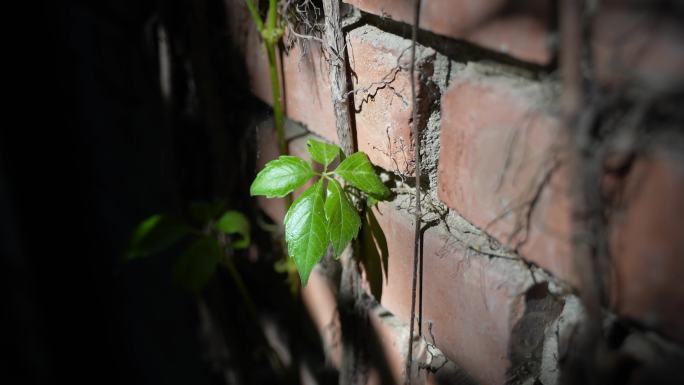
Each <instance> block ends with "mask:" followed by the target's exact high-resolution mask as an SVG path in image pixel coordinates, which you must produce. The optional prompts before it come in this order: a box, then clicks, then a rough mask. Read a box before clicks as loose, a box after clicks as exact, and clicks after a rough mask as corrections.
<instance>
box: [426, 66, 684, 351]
mask: <svg viewBox="0 0 684 385" xmlns="http://www.w3.org/2000/svg"><path fill="white" fill-rule="evenodd" d="M530 87H531V86H530V85H529V84H528V83H526V82H524V81H511V80H510V79H502V78H501V77H498V76H482V75H481V74H478V73H476V72H473V70H472V69H470V70H468V69H466V70H465V71H464V73H461V74H460V75H458V76H457V79H456V80H455V81H454V83H453V84H452V86H451V88H450V89H449V90H448V91H447V93H446V94H445V95H444V98H443V100H442V128H441V129H442V132H441V141H442V143H441V146H442V151H441V153H440V162H439V166H438V194H439V197H440V199H441V200H442V201H444V202H445V203H446V204H447V205H448V206H450V207H452V208H454V209H455V210H456V211H458V213H459V214H461V215H463V216H464V217H465V218H466V219H468V220H469V221H470V222H472V223H473V224H475V225H476V226H478V227H480V228H482V229H484V230H486V231H487V232H488V233H490V234H492V235H494V236H495V237H496V238H497V239H499V240H500V241H501V242H502V243H504V244H507V245H508V246H510V247H516V246H519V248H518V250H519V252H520V254H521V255H522V257H523V258H525V259H526V260H528V261H531V262H534V263H536V264H537V265H539V266H541V267H542V268H544V269H547V270H549V271H550V272H551V273H553V274H554V275H555V276H556V277H558V278H560V279H563V280H566V281H568V282H569V283H571V284H572V285H574V286H575V287H578V284H579V282H580V280H579V278H578V274H577V272H576V271H575V261H574V260H573V257H572V247H571V233H572V232H571V230H572V228H571V224H572V223H571V208H572V206H571V199H570V198H569V196H568V195H567V194H569V192H570V186H569V182H570V179H569V178H571V175H570V172H569V169H568V167H567V165H565V166H561V167H560V168H558V169H557V170H556V171H555V172H554V173H553V175H552V177H551V179H550V181H549V183H548V185H547V186H546V187H545V188H544V189H543V190H542V192H541V194H540V195H539V199H538V200H537V202H536V204H535V209H534V211H533V212H532V215H531V216H530V226H529V233H528V234H527V235H525V233H524V232H523V233H522V234H518V235H516V233H515V232H514V229H515V228H516V227H517V226H519V224H520V223H521V221H522V223H524V221H525V220H526V210H517V211H516V210H513V211H510V210H509V209H510V208H515V207H521V204H523V203H525V202H528V201H529V200H530V199H531V197H533V196H534V195H535V190H534V189H530V188H529V187H530V186H538V185H539V182H540V180H542V179H543V175H544V172H543V171H544V170H546V169H548V168H549V164H550V161H549V159H548V158H547V157H546V155H548V154H552V153H556V154H562V153H561V150H559V148H560V147H558V146H557V145H558V141H557V140H558V139H556V138H560V139H561V140H562V137H561V132H560V131H559V126H558V125H557V123H555V122H554V119H553V118H552V117H551V116H550V115H549V114H548V113H547V112H545V108H543V107H542V104H540V102H539V98H540V97H541V95H542V93H541V89H538V88H536V91H535V87H533V88H530ZM514 135H517V137H516V136H514ZM514 138H515V140H514ZM566 147H567V146H566ZM445 148H446V149H449V150H448V151H444V149H445ZM666 154H667V152H665V150H658V151H655V152H653V154H651V155H649V156H647V157H645V158H643V159H640V160H638V161H637V162H636V164H635V166H634V169H633V170H632V171H631V172H630V173H629V174H628V176H627V177H626V180H625V181H622V182H620V181H617V180H614V178H613V177H610V176H607V179H606V180H607V181H609V182H610V183H608V184H606V185H612V186H613V188H615V186H616V184H617V186H618V187H619V186H621V185H620V183H623V184H624V186H626V187H624V189H625V191H624V192H623V196H628V197H630V200H629V201H624V202H611V201H608V203H609V204H611V207H615V208H614V209H613V210H611V216H610V217H609V220H610V223H609V225H610V230H611V234H610V254H611V259H612V260H611V262H612V265H613V267H614V271H613V276H612V278H613V288H612V298H613V305H612V306H613V309H614V310H615V311H617V312H618V313H619V314H620V315H623V316H626V317H630V318H633V319H636V320H638V321H640V322H642V323H644V324H647V325H649V326H651V327H654V328H656V329H658V330H660V331H661V332H663V333H664V334H666V335H669V336H671V337H673V338H676V339H678V340H684V322H682V321H681V317H680V315H681V309H682V308H684V283H683V282H682V280H681V276H682V274H684V240H683V239H684V238H682V237H681V235H680V233H681V229H682V228H684V223H682V222H683V219H682V218H684V204H682V200H681V192H682V191H684V171H683V170H684V166H682V161H681V158H677V157H676V156H673V155H669V156H668V155H666ZM506 164H508V166H506ZM503 170H506V173H505V174H503V175H504V178H502V177H501V175H502V172H503ZM597 183H598V181H597ZM612 199H614V198H612ZM523 241H524V242H523ZM521 242H523V243H522V244H520V243H521Z"/></svg>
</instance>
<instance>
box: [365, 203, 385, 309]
mask: <svg viewBox="0 0 684 385" xmlns="http://www.w3.org/2000/svg"><path fill="white" fill-rule="evenodd" d="M361 228H362V230H361V244H362V247H363V256H362V259H361V263H362V264H363V267H364V269H365V270H366V275H367V277H366V279H367V280H368V284H369V286H370V288H371V293H372V294H373V296H374V297H375V299H376V300H377V301H378V302H379V301H380V300H381V298H382V285H383V275H384V279H385V280H387V279H388V278H389V271H388V265H387V262H388V258H389V251H388V250H387V239H386V238H385V234H384V233H383V232H382V228H381V227H380V224H379V223H378V219H377V218H376V217H375V214H374V213H373V210H372V209H367V210H366V215H365V216H364V218H363V220H362V227H361Z"/></svg>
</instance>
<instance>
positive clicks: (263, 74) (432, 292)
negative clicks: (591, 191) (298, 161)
mask: <svg viewBox="0 0 684 385" xmlns="http://www.w3.org/2000/svg"><path fill="white" fill-rule="evenodd" d="M345 3H347V4H345V6H346V7H347V9H346V10H347V12H348V14H349V18H350V22H349V23H348V25H347V26H346V27H345V34H346V42H347V55H348V64H349V71H350V73H351V74H352V76H351V82H352V86H353V89H354V92H353V93H352V95H351V100H352V101H353V107H354V110H355V112H354V116H353V120H354V126H355V127H354V129H355V135H356V137H355V140H356V143H357V145H358V150H360V151H364V152H366V153H367V154H368V155H369V157H370V159H371V161H372V162H373V163H374V164H375V165H376V166H378V167H379V169H380V171H381V172H382V174H383V178H385V179H386V180H388V181H390V182H391V183H390V184H391V185H392V187H393V192H394V193H395V194H396V196H395V198H393V200H392V201H388V202H381V203H380V204H378V205H377V206H376V207H375V208H373V209H372V216H373V220H374V221H376V222H377V225H378V226H379V228H380V229H382V234H383V236H384V240H385V242H381V241H378V240H377V239H376V238H373V237H371V236H370V235H367V236H363V238H364V242H365V247H366V248H367V249H374V250H375V252H374V254H377V256H378V260H377V261H376V262H375V263H368V264H366V265H365V269H366V270H365V275H364V277H365V278H366V280H367V282H366V289H367V291H368V293H369V298H370V300H369V302H368V307H369V310H370V313H369V314H370V320H369V323H370V327H372V328H374V329H375V330H376V331H377V335H378V338H379V341H380V345H381V347H382V349H383V351H384V352H385V356H386V359H387V367H388V369H389V371H390V373H392V379H393V381H395V382H397V383H400V382H401V381H402V380H401V379H402V376H403V371H404V363H403V360H404V359H405V352H406V348H407V343H408V339H407V335H408V328H407V325H408V320H409V318H410V306H411V274H412V266H413V262H412V260H413V228H414V223H413V220H414V217H413V211H412V210H413V209H412V206H413V204H414V199H413V187H412V186H413V185H412V176H413V175H414V171H415V170H414V160H415V154H414V153H413V145H412V141H413V140H414V139H416V138H413V137H412V135H411V129H410V123H411V113H412V109H413V108H417V109H418V112H419V122H418V124H419V129H420V138H419V140H421V143H422V149H423V154H422V159H423V170H422V173H423V175H424V176H425V178H424V179H425V180H426V182H425V184H424V186H422V187H423V192H424V195H425V196H424V200H423V202H422V207H423V210H424V218H423V222H424V232H423V249H422V264H421V265H422V288H421V289H422V290H421V293H422V296H421V301H420V305H421V306H420V309H421V322H422V324H421V332H422V335H423V337H424V338H422V339H421V340H420V341H419V342H418V343H417V345H416V346H417V347H418V348H417V349H415V351H416V361H420V362H428V365H427V366H428V367H430V368H431V369H432V370H419V376H421V379H422V380H424V381H427V382H431V383H480V384H502V383H534V381H535V380H538V381H539V383H542V384H545V385H547V384H554V383H557V381H558V366H559V364H558V360H561V359H562V357H563V354H564V349H565V346H566V345H567V343H568V340H570V339H572V334H573V332H574V330H575V329H574V327H573V325H574V324H575V323H577V322H579V320H580V319H582V317H583V314H584V311H583V310H582V309H583V307H582V306H581V305H580V303H581V302H580V301H579V298H578V297H579V296H580V294H581V293H582V290H583V287H582V282H583V280H582V275H583V274H585V272H583V271H578V268H577V263H576V258H575V255H574V250H575V248H574V247H573V245H574V243H573V242H581V241H582V240H577V239H573V199H574V198H573V195H572V194H573V191H575V190H574V187H576V186H574V185H573V183H574V182H573V180H576V179H574V177H573V172H574V171H573V169H572V164H571V161H570V160H571V158H572V154H571V148H572V146H571V145H570V144H569V143H568V140H569V139H568V136H569V135H568V134H567V130H566V129H565V128H564V124H563V119H562V114H561V108H560V99H561V95H562V92H563V89H562V87H561V83H562V82H561V80H560V79H559V71H558V66H557V64H556V63H557V62H558V60H557V59H558V55H559V54H561V55H562V52H559V47H560V46H561V45H560V44H559V29H558V25H557V20H558V19H559V17H558V16H557V15H556V14H555V13H556V12H557V8H556V7H555V6H554V5H553V4H552V3H554V2H552V1H529V2H525V1H506V0H477V1H476V0H423V1H422V9H421V18H420V28H421V33H420V35H419V38H418V43H419V45H418V49H417V53H416V58H417V65H416V68H417V71H418V73H417V75H416V79H415V80H416V82H417V86H418V89H417V92H418V100H417V105H415V106H414V105H413V103H414V101H413V100H411V97H410V95H411V93H410V81H411V75H410V73H409V63H410V49H409V48H410V46H411V40H410V38H409V37H410V32H411V27H410V25H409V24H407V23H410V20H412V18H413V15H412V4H413V1H410V0H345ZM637 3H638V2H637ZM226 4H227V9H228V19H229V20H230V23H229V28H230V31H229V32H230V33H231V34H232V36H233V38H234V39H235V41H237V42H239V44H240V46H241V51H242V54H243V58H242V59H243V60H244V62H245V67H246V69H247V71H248V75H249V80H250V85H251V89H252V92H253V93H254V95H256V96H257V97H258V98H260V99H262V100H263V101H264V102H266V103H269V104H270V103H272V99H271V91H270V83H269V77H268V66H267V60H266V55H265V52H264V50H263V47H262V45H261V44H260V41H259V37H258V34H257V33H256V31H255V30H254V28H253V26H252V24H251V21H250V19H249V15H248V14H247V13H246V11H245V8H244V5H243V2H242V1H240V0H226ZM593 23H594V28H593V35H592V38H591V39H592V40H591V41H590V44H591V51H592V52H593V60H594V62H593V66H594V68H595V82H596V84H598V85H599V86H600V88H601V89H603V90H608V91H606V92H607V93H610V92H613V93H614V94H616V93H617V94H620V93H621V92H623V91H622V90H628V89H633V88H629V87H633V86H634V85H635V84H638V85H639V87H641V88H638V89H639V90H642V91H643V94H641V93H640V94H639V95H641V96H643V98H646V96H644V95H652V96H653V98H654V99H653V100H660V99H658V98H659V96H658V95H662V94H667V90H668V89H669V88H668V87H673V86H674V85H680V84H681V82H682V81H683V80H684V72H683V71H681V68H682V65H684V49H683V48H682V47H684V29H683V28H682V24H681V23H680V24H678V23H677V22H676V19H674V18H670V17H668V16H667V15H662V14H651V13H649V12H648V11H644V10H643V9H641V8H639V7H638V6H637V5H634V2H628V1H607V2H603V4H602V6H601V8H600V9H598V10H597V14H596V17H594V19H593ZM325 57H326V54H325V51H324V49H323V48H322V47H321V45H320V44H319V43H317V42H316V41H315V40H301V41H299V42H297V43H296V44H295V45H293V46H292V47H291V48H290V49H289V50H288V51H287V52H283V53H282V55H281V57H280V66H281V74H282V82H283V86H284V106H285V111H286V115H287V117H288V119H289V122H288V133H289V135H290V137H292V138H293V139H292V140H291V141H290V142H289V143H290V151H291V153H293V154H294V155H300V156H302V157H304V158H308V155H307V154H306V145H305V143H306V139H307V138H309V137H316V138H319V140H320V139H322V140H326V141H330V142H333V143H334V142H337V134H336V130H335V114H334V111H333V104H332V102H331V98H330V83H329V79H328V64H327V61H326V59H325ZM624 92H625V93H627V91H624ZM630 100H631V99H630ZM639 100H645V99H639ZM646 103H648V102H646ZM636 105H637V106H638V105H641V104H639V103H636ZM649 108H650V107H649ZM625 116H626V117H625ZM629 116H631V115H630V114H629V113H625V114H623V115H620V117H619V119H625V121H624V122H623V123H620V124H618V126H620V127H622V126H624V125H628V124H629V121H628V118H629ZM649 116H650V115H649ZM668 116H669V115H668ZM616 119H618V118H616ZM650 122H656V123H658V122H662V121H656V120H647V119H642V120H640V121H639V123H638V125H641V126H643V125H648V124H650ZM680 122H681V121H680ZM656 123H653V124H656ZM658 124H660V123H658ZM662 124H664V125H666V124H667V122H665V123H662ZM641 126H640V127H639V128H638V129H637V130H641V131H644V130H647V131H648V132H649V135H648V136H647V140H643V141H638V142H639V143H638V145H639V146H638V151H632V149H633V148H634V146H635V144H634V143H633V142H634V141H631V142H630V139H629V138H622V136H620V135H619V134H616V135H617V136H615V137H614V138H615V139H614V140H613V141H612V142H611V143H614V145H610V146H607V148H608V150H607V151H606V154H604V155H605V156H604V157H603V158H602V159H604V160H605V162H603V163H602V164H603V168H602V169H601V171H600V173H599V175H600V179H599V180H597V181H596V184H597V186H600V190H601V191H600V192H601V196H602V199H603V202H604V207H606V210H605V212H603V213H601V217H602V218H603V223H605V224H606V226H605V229H607V230H606V234H604V235H605V244H606V249H607V254H608V255H610V264H609V266H610V268H609V269H607V271H606V277H605V286H606V287H605V291H606V293H607V296H608V298H607V299H606V312H607V313H608V314H611V316H615V317H617V318H619V319H624V320H628V321H629V322H630V325H632V324H633V325H638V326H637V329H638V330H640V331H644V332H648V333H651V332H653V333H651V334H654V335H655V336H657V339H658V342H653V343H654V344H656V343H657V344H664V345H666V346H671V345H672V346H674V347H675V348H676V347H677V346H678V345H681V344H684V318H682V309H684V279H682V277H684V237H682V229H683V228H684V200H682V192H683V191H684V161H683V156H684V155H682V154H683V153H684V152H683V151H682V149H683V148H684V147H683V144H684V141H683V138H684V134H682V131H681V126H679V128H678V129H660V128H657V129H656V128H652V127H641ZM271 127H272V124H271V123H270V122H269V121H266V122H263V123H261V124H260V125H259V135H258V137H259V146H260V152H259V154H260V155H259V160H258V162H259V163H260V164H261V165H263V164H265V162H267V161H268V160H270V159H272V158H274V157H275V156H276V153H277V150H276V147H275V143H274V135H273V134H272V132H271V131H270V130H272V128H271ZM611 135H612V134H611ZM621 138H622V139H621ZM623 139H624V140H623ZM611 140H612V139H611ZM630 146H631V147H630ZM625 154H629V155H625ZM626 156H628V157H629V161H625V160H624V158H625V157H626ZM613 164H617V166H615V167H612V166H611V165H613ZM261 204H262V207H263V209H264V210H265V211H266V212H267V213H268V214H269V215H270V216H271V217H273V218H274V219H275V220H282V217H283V216H284V208H283V206H282V202H278V201H274V200H270V201H267V200H263V201H262V202H261ZM371 254H373V253H371ZM333 293H334V289H333V288H331V287H330V286H329V284H328V283H327V282H326V279H325V276H324V274H322V273H321V271H320V269H316V270H315V271H314V273H313V274H312V278H311V281H310V282H309V285H308V286H307V287H306V289H305V290H304V292H303V297H304V301H305V304H306V305H307V307H308V309H309V311H310V312H311V314H312V318H313V320H314V322H315V323H316V325H317V326H318V328H319V331H320V333H321V336H322V338H323V341H324V342H325V344H326V346H328V347H329V352H328V353H329V356H330V358H331V362H332V363H333V364H337V365H339V360H340V354H341V353H340V352H339V349H340V346H339V344H336V343H335V338H336V337H335V333H334V330H333V329H334V328H333V329H331V326H330V325H332V324H334V318H335V314H336V310H335V302H334V294H333ZM654 338H656V337H654ZM649 341H650V340H649ZM649 343H650V342H649ZM676 349H679V348H676ZM676 349H675V350H676ZM639 359H641V358H639ZM648 359H649V358H648V357H646V358H643V360H644V362H647V361H648ZM441 360H444V361H445V362H446V360H448V364H444V362H442V361H441ZM437 368H439V369H438V370H437ZM369 379H370V381H371V382H372V381H378V382H379V381H380V379H379V377H377V374H375V377H374V374H373V372H372V371H371V373H369Z"/></svg>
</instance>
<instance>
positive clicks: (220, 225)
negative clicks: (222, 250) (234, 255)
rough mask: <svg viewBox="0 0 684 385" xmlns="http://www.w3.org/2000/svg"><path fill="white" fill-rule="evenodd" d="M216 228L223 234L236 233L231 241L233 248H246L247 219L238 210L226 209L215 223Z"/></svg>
mask: <svg viewBox="0 0 684 385" xmlns="http://www.w3.org/2000/svg"><path fill="white" fill-rule="evenodd" d="M216 229H217V230H218V231H220V232H222V233H225V234H230V235H233V234H237V235H238V236H239V237H238V238H235V239H234V240H233V241H232V242H231V246H232V247H233V248H234V249H246V248H247V247H249V242H250V239H249V238H250V237H249V235H250V229H249V220H247V218H246V217H245V216H244V215H243V214H242V213H241V212H239V211H226V213H225V214H223V216H222V217H221V219H219V220H218V222H217V223H216Z"/></svg>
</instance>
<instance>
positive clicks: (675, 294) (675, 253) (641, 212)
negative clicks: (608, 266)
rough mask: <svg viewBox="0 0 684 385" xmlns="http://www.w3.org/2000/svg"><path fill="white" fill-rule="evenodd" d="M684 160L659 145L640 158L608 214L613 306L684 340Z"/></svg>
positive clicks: (679, 155) (625, 313) (628, 315)
mask: <svg viewBox="0 0 684 385" xmlns="http://www.w3.org/2000/svg"><path fill="white" fill-rule="evenodd" d="M682 191H684V160H683V158H682V155H681V152H680V153H679V154H677V153H673V152H671V151H669V150H664V149H659V150H656V151H653V152H651V153H650V154H649V155H648V156H647V157H645V158H642V159H640V160H638V161H637V162H636V163H635V165H634V166H632V170H631V171H630V173H629V175H628V176H627V177H626V180H625V182H624V185H623V191H622V194H621V196H622V201H621V202H619V203H618V204H616V205H615V207H616V208H615V210H614V211H613V213H612V215H611V218H612V219H611V223H610V224H611V230H612V233H611V236H610V241H611V255H612V256H613V264H614V268H615V272H614V273H615V274H614V278H615V279H614V282H613V284H614V287H613V289H614V296H613V301H614V304H613V306H614V308H615V309H616V310H617V311H618V312H619V313H620V314H622V315H625V316H627V317H630V318H634V319H638V320H640V321H641V322H643V323H644V324H646V325H648V326H649V327H652V328H655V329H656V330H660V331H661V332H662V333H664V334H665V335H668V336H670V337H672V338H675V339H677V340H679V341H680V342H684V321H682V318H681V315H682V309H684V280H682V277H683V276H684V237H682V229H683V228H684V200H682Z"/></svg>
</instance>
